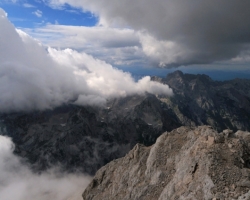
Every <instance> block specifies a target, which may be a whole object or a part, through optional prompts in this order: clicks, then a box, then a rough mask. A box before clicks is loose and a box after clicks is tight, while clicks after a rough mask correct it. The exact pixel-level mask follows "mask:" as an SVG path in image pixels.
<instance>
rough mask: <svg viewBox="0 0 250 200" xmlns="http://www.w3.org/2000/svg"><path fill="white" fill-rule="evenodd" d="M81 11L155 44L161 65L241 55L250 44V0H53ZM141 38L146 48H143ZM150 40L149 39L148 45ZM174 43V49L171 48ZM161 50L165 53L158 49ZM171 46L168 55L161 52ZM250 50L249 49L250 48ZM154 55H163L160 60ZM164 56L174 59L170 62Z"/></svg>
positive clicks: (223, 58) (227, 58) (107, 24)
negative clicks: (142, 34)
mask: <svg viewBox="0 0 250 200" xmlns="http://www.w3.org/2000/svg"><path fill="white" fill-rule="evenodd" d="M50 2H51V3H52V2H53V5H63V4H64V3H67V4H70V5H71V6H75V7H82V8H83V9H85V10H86V9H87V10H90V11H92V12H93V13H95V14H96V15H98V16H99V17H100V23H101V24H104V25H106V26H112V25H114V24H115V25H117V24H120V25H126V26H130V27H132V28H134V29H135V30H136V31H144V32H146V33H147V34H148V35H150V37H152V38H154V40H155V45H156V47H154V48H155V51H154V52H153V53H150V55H149V52H148V49H147V48H146V51H145V52H146V54H147V55H149V56H153V58H154V59H156V60H158V62H159V63H161V65H166V66H167V65H170V66H173V65H177V66H179V65H188V64H206V63H212V62H216V61H223V60H230V59H232V58H234V57H236V56H237V55H238V54H239V53H241V51H242V50H245V48H246V45H247V44H249V42H250V37H249V35H250V27H249V26H248V22H249V21H250V12H249V9H248V8H249V7H250V1H247V0H243V1H235V0H210V1H200V2H198V3H197V2H196V1H194V0H186V1H182V0H156V1H151V0H144V1H131V0H122V1H119V2H118V1H116V0H103V1H99V0H82V1H78V0H50ZM144 41H145V39H144V40H142V44H143V46H145V45H147V44H144V43H143V42H144ZM147 42H148V41H146V43H147ZM169 44H171V45H172V46H173V48H172V50H171V48H168V47H169ZM159 46H161V49H159ZM162 48H163V49H164V48H166V49H167V52H164V51H161V50H162ZM248 49H249V48H248ZM155 54H158V55H157V56H155ZM164 55H165V56H167V57H169V58H168V59H166V58H165V57H164Z"/></svg>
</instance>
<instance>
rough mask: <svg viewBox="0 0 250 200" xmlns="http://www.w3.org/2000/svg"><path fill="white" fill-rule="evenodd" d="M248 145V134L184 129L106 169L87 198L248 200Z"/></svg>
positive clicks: (94, 180)
mask: <svg viewBox="0 0 250 200" xmlns="http://www.w3.org/2000/svg"><path fill="white" fill-rule="evenodd" d="M249 144H250V133H249V132H243V131H237V132H236V133H233V132H232V131H231V130H228V129H227V130H224V131H223V132H221V133H218V132H216V131H215V130H213V129H212V128H211V127H209V126H200V127H197V128H189V127H180V128H177V129H175V130H173V131H172V132H166V133H164V134H163V135H161V136H160V137H159V138H158V139H157V141H156V143H155V144H154V145H153V146H151V147H145V146H142V145H136V146H135V147H134V148H133V149H132V150H131V151H130V152H129V153H128V154H127V155H126V156H125V157H123V158H120V159H117V160H114V161H112V162H110V163H109V164H107V165H106V166H104V167H102V168H101V169H100V170H99V171H97V173H96V175H95V177H94V179H93V181H92V182H91V183H90V185H89V186H88V187H87V189H86V190H85V191H84V193H83V199H84V200H97V199H98V200H99V199H102V200H112V199H114V200H117V199H123V200H136V199H144V200H156V199H157V200H165V199H170V200H171V199H183V200H184V199H185V200H195V199H197V200H200V199H205V200H211V199H225V200H226V199H228V200H229V199H238V200H241V199H242V200H243V199H250V192H249V191H250V169H249V168H250V145H249Z"/></svg>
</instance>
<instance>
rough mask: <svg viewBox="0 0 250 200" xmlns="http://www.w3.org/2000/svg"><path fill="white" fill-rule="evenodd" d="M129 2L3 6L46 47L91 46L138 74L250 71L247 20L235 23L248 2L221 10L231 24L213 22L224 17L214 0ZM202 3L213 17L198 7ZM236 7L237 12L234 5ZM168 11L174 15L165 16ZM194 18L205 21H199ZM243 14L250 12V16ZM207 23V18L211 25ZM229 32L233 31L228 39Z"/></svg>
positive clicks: (9, 2) (8, 0) (54, 0)
mask: <svg viewBox="0 0 250 200" xmlns="http://www.w3.org/2000/svg"><path fill="white" fill-rule="evenodd" d="M113 1H114V2H113ZM127 1H128V0H123V1H121V2H120V3H117V2H116V1H115V0H110V1H108V0H103V1H99V0H92V1H90V0H82V1H80V0H79V1H77V0H34V1H29V0H3V1H1V2H0V7H1V8H3V9H4V10H5V11H6V12H7V13H8V19H9V20H10V21H11V22H12V23H13V24H14V25H15V27H16V28H18V29H21V30H23V31H24V32H26V33H28V34H29V35H31V36H32V37H33V38H36V39H38V40H39V41H40V42H41V43H43V44H44V45H47V46H50V47H53V48H56V49H65V48H70V49H73V50H76V51H78V52H85V53H87V54H89V55H91V56H93V57H95V58H97V59H100V60H103V61H105V62H107V63H109V64H111V65H112V66H114V67H116V68H119V69H122V70H124V71H128V72H131V73H133V74H134V75H135V76H141V75H158V76H163V75H165V74H167V73H169V72H172V71H174V70H175V69H179V70H182V71H184V72H186V73H206V74H209V75H210V76H212V77H213V78H215V79H220V80H221V79H231V78H234V77H242V78H248V77H250V50H249V49H250V47H249V48H248V46H249V44H250V39H248V38H249V36H244V34H245V33H247V32H248V31H250V30H248V28H245V26H244V23H243V20H242V19H241V18H239V19H237V20H238V21H236V20H235V24H234V22H231V21H232V20H231V21H230V17H234V15H235V14H237V12H238V11H237V7H238V6H243V8H244V7H245V6H246V5H238V4H239V3H233V4H235V5H233V6H232V7H230V8H228V9H229V10H228V11H227V10H226V11H225V10H223V12H224V15H219V17H221V20H219V21H223V20H224V21H225V22H224V23H223V26H224V24H225V28H221V27H222V26H221V25H220V24H218V27H217V24H216V23H215V24H213V23H209V21H210V20H211V21H214V20H216V21H218V16H216V15H217V13H213V12H215V11H214V7H213V4H212V3H211V5H206V4H205V3H204V5H203V4H201V5H199V6H200V7H198V5H196V4H195V5H192V4H193V3H192V1H191V0H190V2H189V0H188V1H187V4H186V5H185V6H186V9H185V10H182V8H183V6H179V4H177V3H176V5H174V4H175V3H173V2H172V3H171V1H165V0H157V2H156V3H154V4H153V3H152V2H151V1H150V0H145V2H144V3H142V2H141V3H140V2H133V3H132V4H131V3H130V4H131V5H130V4H128V2H127ZM213 1H214V0H212V2H213ZM112 2H113V3H112ZM215 2H216V1H215ZM172 4H173V5H172ZM172 6H174V7H173V8H172ZM196 6H197V7H198V8H197V9H195V7H196ZM203 6H204V7H206V9H207V10H208V12H207V13H208V14H210V15H206V13H205V14H201V13H200V12H199V9H202V7H203ZM222 6H224V5H222ZM189 7H190V9H189ZM210 7H211V8H210ZM234 7H235V10H236V11H235V10H230V9H232V8H234ZM135 8H137V9H135ZM162 8H164V9H165V10H164V9H162ZM170 8H171V9H172V10H174V9H176V12H172V10H168V9H170ZM243 8H242V9H243ZM196 10H197V13H196ZM216 10H218V9H216ZM135 11H136V12H135ZM137 11H138V12H137ZM168 12H169V13H171V15H173V16H172V17H169V16H168V15H165V13H168ZM226 12H227V13H226ZM234 12H235V13H234ZM242 12H244V9H243V11H242ZM245 12H246V13H247V12H248V11H247V10H246V11H245ZM149 13H151V14H149ZM173 13H174V14H173ZM199 15H200V16H199ZM194 16H195V17H196V18H198V19H200V20H198V21H197V22H196V20H193V19H194ZM211 16H215V17H217V18H216V19H213V17H211ZM223 16H225V18H224V17H223ZM210 18H211V19H210ZM234 18H235V17H234ZM184 19H185V20H184ZM171 20H172V21H171ZM183 20H184V21H183ZM189 20H190V21H189ZM244 20H245V21H248V20H250V17H249V19H248V16H245V17H244ZM203 21H207V23H206V24H205V26H204V24H202V22H203ZM156 22H157V23H156ZM185 23H187V24H189V26H188V27H186V26H185ZM241 23H242V26H240V27H239V24H240V25H241ZM210 24H211V26H210ZM212 25H213V26H212ZM190 27H192V29H190ZM234 27H235V28H234ZM230 28H232V30H230ZM236 29H237V30H239V31H238V32H236V31H235V30H236ZM241 29H242V30H241ZM204 30H205V31H204ZM207 30H210V31H207ZM224 30H228V33H226V34H228V36H227V37H224V35H225V31H224ZM190 31H191V32H190ZM231 32H232V33H231ZM210 33H211V34H210ZM194 36H195V37H194ZM241 37H242V38H243V39H242V40H241ZM225 38H226V40H225ZM227 38H229V39H227ZM224 40H225V41H224ZM237 40H239V41H237ZM189 41H191V42H189ZM218 41H221V42H218ZM235 41H236V42H235ZM238 44H240V45H242V47H241V46H240V45H238Z"/></svg>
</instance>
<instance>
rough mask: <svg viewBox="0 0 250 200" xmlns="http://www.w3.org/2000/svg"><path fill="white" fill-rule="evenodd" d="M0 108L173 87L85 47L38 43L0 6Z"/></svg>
mask: <svg viewBox="0 0 250 200" xmlns="http://www.w3.org/2000/svg"><path fill="white" fill-rule="evenodd" d="M0 27H1V29H2V30H3V31H1V32H0V93H1V97H0V112H17V111H31V110H45V109H53V108H54V107H56V106H60V105H62V104H68V103H72V104H77V105H93V106H96V105H98V106H104V105H105V103H106V101H107V100H108V99H110V98H114V97H125V96H127V95H132V94H141V95H143V94H144V93H145V92H150V93H154V94H166V95H172V90H171V89H170V88H169V87H168V86H167V85H163V84H160V83H156V82H152V81H151V80H150V77H144V78H142V79H141V80H139V81H138V82H136V81H135V80H134V79H133V77H132V76H131V74H129V73H125V72H123V71H121V70H118V69H116V68H114V67H112V66H111V65H110V64H108V63H106V62H104V61H102V60H98V59H96V58H94V57H92V56H90V55H88V54H86V53H84V52H78V51H76V50H72V49H63V50H59V49H54V48H51V47H45V46H43V45H42V44H41V43H40V42H39V41H37V40H35V39H33V38H32V37H30V36H29V35H27V34H26V33H25V32H23V31H21V30H18V29H15V27H14V26H13V25H12V24H11V23H10V22H9V20H8V18H7V14H6V13H5V12H4V11H3V10H2V9H0Z"/></svg>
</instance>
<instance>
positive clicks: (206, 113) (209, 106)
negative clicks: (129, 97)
mask: <svg viewBox="0 0 250 200" xmlns="http://www.w3.org/2000/svg"><path fill="white" fill-rule="evenodd" d="M152 79H153V80H155V81H159V82H162V83H165V84H168V85H169V86H170V87H171V88H172V89H173V92H174V96H173V97H167V98H164V97H159V98H160V100H161V101H162V102H164V103H165V104H166V106H167V108H168V109H170V110H172V112H173V113H175V116H176V117H177V118H178V122H179V123H181V124H182V125H187V126H198V125H210V126H212V127H213V128H215V129H216V130H218V131H222V130H223V129H226V128H229V129H232V130H248V131H250V89H249V88H250V80H247V79H234V80H230V81H213V80H212V79H211V78H210V77H208V76H206V75H193V74H183V73H182V72H181V71H175V72H174V73H172V74H169V75H168V76H167V77H166V78H158V77H153V78H152Z"/></svg>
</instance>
